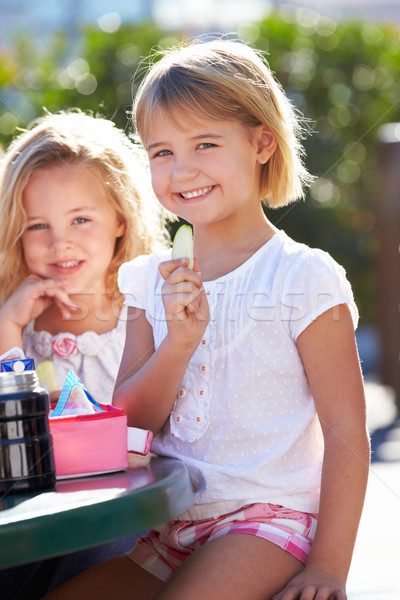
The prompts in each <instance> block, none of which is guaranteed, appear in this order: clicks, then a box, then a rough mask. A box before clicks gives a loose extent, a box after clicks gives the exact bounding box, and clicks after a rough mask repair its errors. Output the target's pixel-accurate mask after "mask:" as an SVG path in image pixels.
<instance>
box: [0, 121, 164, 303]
mask: <svg viewBox="0 0 400 600" xmlns="http://www.w3.org/2000/svg"><path fill="white" fill-rule="evenodd" d="M54 163H60V164H63V165H70V166H71V167H73V166H79V167H88V168H90V169H91V170H92V171H93V172H94V173H95V174H96V175H97V176H98V179H99V181H100V183H101V184H102V185H103V187H104V191H105V195H106V198H107V200H108V201H109V203H110V206H111V208H112V209H113V210H114V212H115V214H116V216H117V218H118V219H119V220H120V221H121V222H122V223H124V224H125V225H126V228H125V229H126V231H125V233H124V235H123V236H122V237H121V238H118V239H117V241H116V245H115V251H114V256H113V259H112V261H111V263H110V265H109V268H108V273H107V276H106V291H107V294H108V295H109V296H110V297H111V298H112V297H118V300H119V302H120V304H122V296H119V292H118V283H117V271H118V268H119V266H120V265H121V264H122V263H123V262H126V261H128V260H130V259H132V258H134V257H135V256H138V255H139V254H149V253H150V252H151V250H152V248H153V245H154V243H155V241H156V239H157V238H160V236H161V234H160V231H161V229H162V225H163V219H162V216H161V213H160V210H159V208H158V202H157V201H156V199H155V198H154V196H153V194H152V192H151V191H150V185H148V189H147V183H146V178H147V177H146V173H145V164H146V157H145V156H144V152H143V150H142V149H141V148H138V147H137V146H135V145H134V144H133V142H131V141H130V140H129V138H128V137H127V135H126V134H125V133H124V132H123V131H122V130H119V129H117V128H116V127H115V125H114V123H112V122H111V121H109V120H107V119H103V118H98V117H94V116H91V115H89V114H85V113H83V112H81V111H79V110H71V111H61V112H59V113H56V114H50V113H49V114H46V115H45V116H43V117H40V118H38V119H36V120H35V121H33V122H32V123H31V125H30V127H29V129H27V130H26V131H24V132H23V133H22V134H20V135H19V136H18V137H17V138H16V139H15V140H14V141H13V142H12V143H11V144H10V146H9V148H8V151H7V153H6V155H5V156H4V157H3V159H2V161H1V171H0V223H1V227H0V306H1V305H2V304H3V303H4V302H5V301H6V300H7V298H8V297H9V296H10V295H11V294H12V293H13V292H14V291H15V290H16V288H17V287H18V286H19V285H20V284H21V283H22V281H23V280H24V279H25V278H26V277H27V276H28V275H29V270H28V267H27V265H26V262H25V259H24V256H23V250H22V244H21V236H22V233H23V232H24V229H25V226H26V213H25V210H24V207H23V192H24V189H25V187H26V185H27V183H28V181H29V179H30V177H31V176H32V174H33V173H34V172H35V171H37V170H38V169H41V168H43V167H46V166H49V165H52V164H54ZM145 194H146V198H145V199H143V198H142V196H144V195H145ZM153 199H154V200H153Z"/></svg>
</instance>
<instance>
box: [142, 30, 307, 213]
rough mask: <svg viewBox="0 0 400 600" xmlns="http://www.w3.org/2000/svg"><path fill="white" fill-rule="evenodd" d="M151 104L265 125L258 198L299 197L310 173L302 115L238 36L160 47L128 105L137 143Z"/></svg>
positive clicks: (277, 201) (275, 203) (271, 201)
mask: <svg viewBox="0 0 400 600" xmlns="http://www.w3.org/2000/svg"><path fill="white" fill-rule="evenodd" d="M156 56H158V54H156V55H154V57H153V59H154V58H155V57H156ZM155 107H160V108H161V109H163V110H165V111H166V112H169V114H170V115H171V116H172V115H173V114H179V113H180V112H181V111H188V112H189V113H190V114H195V115H197V116H200V117H203V118H204V117H205V118H209V119H210V118H211V119H218V120H220V119H223V120H237V121H240V122H241V123H242V124H243V125H245V126H247V127H256V126H258V125H260V124H264V125H266V126H267V127H268V129H269V130H270V131H271V132H272V133H273V134H274V135H275V137H276V140H277V147H276V150H275V152H274V153H273V155H272V156H271V158H270V159H269V161H268V162H267V163H266V164H265V165H263V166H262V169H261V177H260V198H261V200H263V201H264V202H265V203H266V204H268V205H269V206H271V207H273V208H278V207H281V206H285V205H286V204H289V203H290V202H292V201H294V200H296V199H297V198H302V197H303V196H304V192H303V187H304V186H305V185H309V184H310V183H311V181H312V179H313V178H312V176H311V175H310V174H309V173H308V171H307V169H306V168H305V166H304V165H303V161H302V158H303V154H304V150H303V147H302V144H301V139H302V137H303V135H304V130H305V128H304V126H303V124H302V118H301V117H300V115H299V114H298V113H297V111H296V110H295V109H294V107H293V106H292V105H291V103H290V102H289V100H288V98H287V97H286V96H285V94H284V92H283V91H282V88H281V86H280V84H279V83H278V82H277V81H276V80H275V79H274V77H273V76H272V73H271V70H270V69H269V67H268V65H267V64H266V62H265V61H264V60H263V59H262V56H261V53H260V52H257V51H256V50H254V49H252V48H250V47H249V46H247V45H246V44H244V43H242V42H239V41H231V40H214V41H210V42H204V43H201V42H200V43H199V42H198V43H193V44H190V45H182V46H180V47H179V48H177V49H173V50H169V51H166V52H163V53H162V58H161V60H159V61H158V62H154V64H153V65H152V68H151V69H150V71H149V73H148V74H147V76H146V77H145V79H144V80H143V81H142V83H141V84H140V86H139V88H138V91H137V94H136V97H135V101H134V105H133V114H134V119H135V125H136V130H137V132H138V134H139V136H140V138H141V140H142V142H143V143H145V141H146V139H147V137H148V128H149V126H150V125H149V124H150V119H151V114H152V111H153V109H154V108H155ZM176 109H178V111H177V112H176Z"/></svg>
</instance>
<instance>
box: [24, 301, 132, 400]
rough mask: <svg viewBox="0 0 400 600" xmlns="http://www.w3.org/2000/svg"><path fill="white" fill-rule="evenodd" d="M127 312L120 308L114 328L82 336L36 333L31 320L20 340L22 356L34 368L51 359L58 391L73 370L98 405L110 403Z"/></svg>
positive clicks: (123, 337)
mask: <svg viewBox="0 0 400 600" xmlns="http://www.w3.org/2000/svg"><path fill="white" fill-rule="evenodd" d="M126 313H127V310H126V307H123V308H122V310H121V313H120V316H119V320H118V323H117V327H115V329H112V330H111V331H107V332H106V333H101V334H98V333H96V332H94V331H85V332H84V333H82V334H81V335H74V334H72V333H67V332H66V333H59V334H58V335H51V334H50V333H49V332H48V331H35V329H34V321H30V322H29V323H28V325H27V326H26V327H25V329H24V332H23V337H22V342H23V349H24V352H25V355H26V356H27V357H29V358H33V359H34V361H35V364H36V365H38V364H39V363H40V362H42V361H44V360H52V361H53V363H54V368H55V372H56V377H57V381H58V384H59V387H60V389H61V388H62V387H63V384H64V381H65V377H66V375H67V373H68V371H69V370H70V369H73V370H74V372H75V373H76V374H77V375H78V377H79V379H80V380H81V381H82V382H83V383H84V385H85V386H86V388H87V390H88V391H89V392H90V393H91V394H92V395H93V396H95V397H96V399H97V400H98V401H99V402H102V403H104V404H111V398H112V392H113V389H114V383H115V379H116V377H117V372H118V368H119V364H120V361H121V357H122V351H123V348H124V344H125V334H126Z"/></svg>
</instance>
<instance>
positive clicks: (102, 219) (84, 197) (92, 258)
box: [21, 163, 125, 294]
mask: <svg viewBox="0 0 400 600" xmlns="http://www.w3.org/2000/svg"><path fill="white" fill-rule="evenodd" d="M23 205H24V209H25V212H26V215H27V225H26V228H25V231H24V233H23V234H22V238H21V241H22V248H23V253H24V258H25V261H26V264H27V266H28V268H29V270H30V271H31V273H33V274H35V275H39V276H40V277H43V278H53V279H65V280H66V281H67V287H66V289H67V291H68V292H69V293H71V294H79V293H88V292H90V291H94V290H95V289H97V290H98V286H99V284H100V285H101V286H102V287H103V288H104V285H105V276H106V273H107V269H108V266H109V264H110V262H111V259H112V257H113V254H114V250H115V242H116V239H117V238H118V237H120V236H122V235H123V234H124V230H125V226H124V225H123V224H122V223H121V222H120V221H119V220H118V218H117V216H116V215H115V213H114V211H113V210H112V208H111V206H110V203H109V200H108V199H107V197H106V194H105V191H104V188H103V186H102V184H101V183H100V181H99V179H98V177H97V176H96V175H95V174H94V171H93V170H91V169H89V168H88V167H76V166H72V165H69V164H66V165H64V164H59V163H55V164H52V165H50V166H46V167H43V168H40V169H38V170H37V171H35V172H34V174H33V175H32V177H31V178H30V180H29V182H28V184H27V185H26V187H25V190H24V193H23Z"/></svg>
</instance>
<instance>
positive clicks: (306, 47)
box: [0, 11, 400, 323]
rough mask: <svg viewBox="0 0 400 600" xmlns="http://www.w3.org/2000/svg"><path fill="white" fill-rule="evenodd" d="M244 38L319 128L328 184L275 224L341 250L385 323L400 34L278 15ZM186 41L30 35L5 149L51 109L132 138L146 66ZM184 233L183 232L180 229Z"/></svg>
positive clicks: (364, 24)
mask: <svg viewBox="0 0 400 600" xmlns="http://www.w3.org/2000/svg"><path fill="white" fill-rule="evenodd" d="M238 35H239V37H241V38H242V39H244V40H245V41H247V42H249V43H251V44H252V45H254V46H255V47H257V48H259V49H261V50H264V51H266V52H267V53H268V56H267V58H268V61H269V63H270V66H271V68H272V70H273V71H274V72H275V74H276V76H277V78H278V79H279V81H280V82H281V83H282V86H283V88H284V89H285V91H286V93H287V94H288V96H289V97H290V98H291V100H292V101H293V103H294V104H295V105H296V106H297V107H298V109H299V110H300V111H301V112H303V113H304V114H305V116H306V118H307V119H309V120H310V127H311V129H312V130H313V131H314V134H313V135H311V136H308V137H307V138H306V139H305V140H304V145H305V147H306V152H307V160H306V162H307V165H308V167H309V169H310V171H311V172H312V173H313V174H314V175H315V176H316V177H317V179H316V181H315V183H314V184H313V186H312V188H311V189H310V191H309V192H308V194H307V198H306V201H305V202H297V203H296V204H293V205H291V206H289V207H286V208H284V209H280V210H277V211H272V210H268V211H267V213H268V217H269V218H270V219H271V221H272V222H274V223H275V224H276V225H277V226H278V227H281V228H283V229H285V230H286V231H287V233H288V234H289V235H292V236H293V237H294V238H295V239H297V240H299V241H303V242H305V243H307V244H309V245H312V246H318V247H320V248H323V249H324V250H327V251H328V252H330V253H331V254H332V255H333V256H334V257H335V258H336V260H338V261H339V262H340V263H341V264H343V266H344V267H345V269H346V270H347V272H348V276H349V278H350V280H351V282H352V284H353V289H354V292H355V296H356V301H357V304H358V306H359V309H360V314H361V322H363V323H367V322H370V321H372V320H374V317H375V294H376V289H375V288H376V256H377V252H378V250H379V248H378V244H379V240H378V235H377V216H376V212H377V211H376V207H377V202H379V171H378V151H379V145H378V139H377V133H378V129H379V127H380V126H381V125H382V124H384V123H388V122H395V121H400V78H399V76H398V74H399V72H400V44H399V42H400V29H399V27H398V26H395V25H383V24H382V25H380V24H376V23H373V22H368V21H362V20H360V21H357V22H341V23H338V22H335V21H333V20H331V19H328V18H326V17H322V16H319V15H317V14H316V13H314V12H311V11H298V12H297V13H293V12H292V13H290V12H287V13H280V14H275V13H274V14H271V15H270V16H269V17H268V18H266V19H265V20H263V21H262V22H260V23H255V24H248V25H243V26H242V27H240V28H239V30H238ZM182 37H183V34H181V33H177V32H169V33H166V32H165V31H161V30H160V29H158V28H157V27H155V26H154V25H153V24H152V23H142V24H140V25H135V26H122V27H121V28H120V29H119V30H118V31H116V32H114V33H105V32H103V31H100V30H99V29H98V28H97V27H94V26H93V27H87V28H85V29H83V30H82V32H80V36H79V39H77V40H72V41H71V39H70V37H69V36H68V34H67V33H66V32H58V33H57V34H55V35H54V36H53V37H52V39H51V40H50V41H48V42H47V43H46V44H45V45H44V44H43V45H41V44H40V43H38V41H37V40H36V41H35V40H34V39H32V38H31V37H28V36H27V35H26V34H24V33H20V34H18V35H16V36H15V40H14V43H13V45H12V47H5V48H4V47H3V48H2V49H0V142H1V143H2V144H3V146H7V144H8V143H9V141H10V139H11V137H12V135H14V134H15V133H16V132H17V131H18V129H17V128H24V127H25V126H26V125H27V124H28V123H29V122H30V121H31V120H32V119H33V118H35V117H37V116H39V115H41V114H43V109H44V108H46V109H47V110H49V111H56V110H58V109H61V108H67V107H72V106H79V107H80V108H82V109H89V110H92V111H93V112H94V113H100V114H102V115H104V116H106V117H107V118H110V119H112V120H114V121H115V123H116V124H117V125H118V126H119V127H122V128H125V129H129V128H130V125H129V113H130V107H131V102H132V97H133V94H134V92H135V88H136V86H137V85H138V82H139V80H140V76H141V75H142V73H143V68H142V67H143V65H142V61H143V59H144V58H145V57H146V56H147V55H148V54H149V52H150V50H151V49H152V48H154V47H168V46H171V45H173V44H174V43H176V42H177V41H179V40H180V39H181V38H182ZM173 227H174V228H175V227H176V224H174V225H173Z"/></svg>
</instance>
